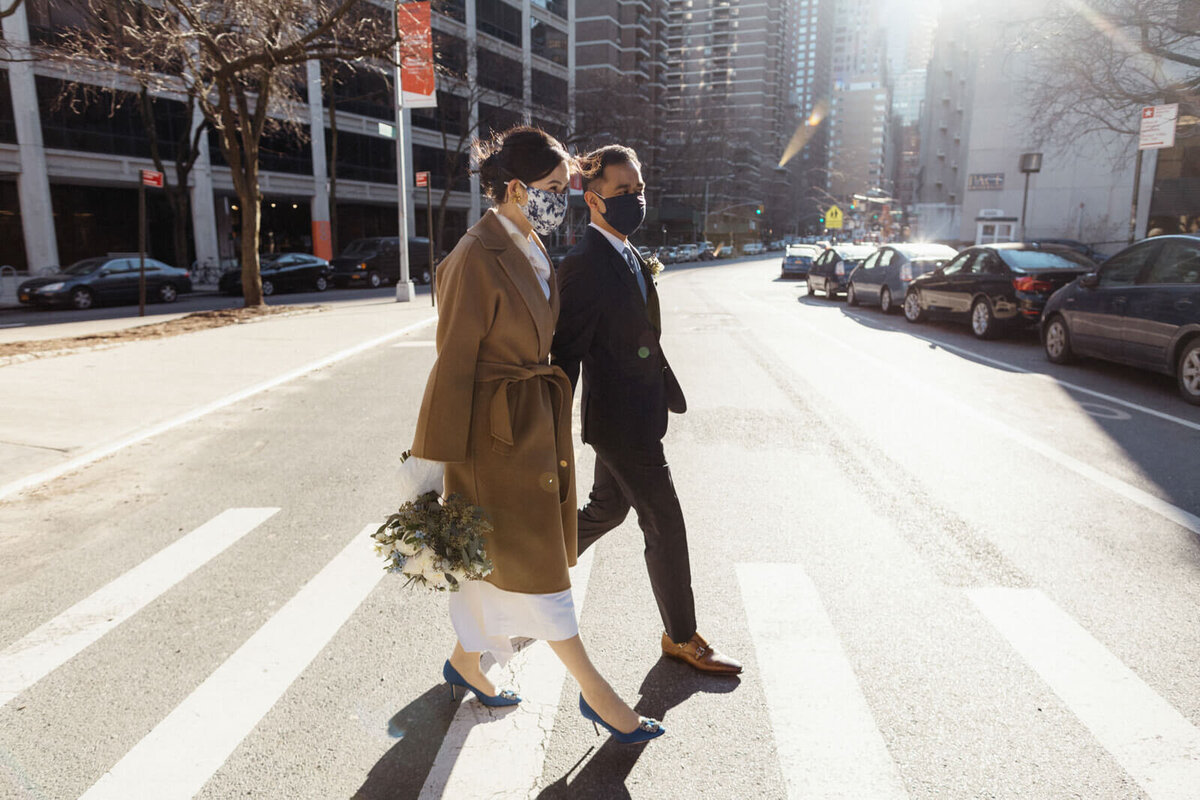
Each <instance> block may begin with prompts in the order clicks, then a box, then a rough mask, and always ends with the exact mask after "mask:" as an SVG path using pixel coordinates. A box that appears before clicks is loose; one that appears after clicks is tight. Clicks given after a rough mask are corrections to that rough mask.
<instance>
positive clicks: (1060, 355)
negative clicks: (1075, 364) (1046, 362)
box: [1042, 314, 1075, 364]
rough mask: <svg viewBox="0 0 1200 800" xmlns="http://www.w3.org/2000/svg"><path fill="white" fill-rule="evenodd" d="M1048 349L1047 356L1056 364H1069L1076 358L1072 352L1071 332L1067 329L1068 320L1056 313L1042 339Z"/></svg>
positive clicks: (1043, 344)
mask: <svg viewBox="0 0 1200 800" xmlns="http://www.w3.org/2000/svg"><path fill="white" fill-rule="evenodd" d="M1042 346H1043V347H1044V348H1045V349H1046V358H1048V359H1050V360H1051V361H1052V362H1054V363H1055V364H1069V363H1071V362H1072V361H1074V360H1075V354H1074V353H1072V352H1071V333H1070V331H1068V330H1067V321H1066V320H1065V319H1063V318H1062V317H1061V316H1059V315H1057V314H1056V315H1055V316H1054V319H1052V320H1050V322H1049V324H1047V325H1046V336H1045V339H1044V340H1043V341H1042Z"/></svg>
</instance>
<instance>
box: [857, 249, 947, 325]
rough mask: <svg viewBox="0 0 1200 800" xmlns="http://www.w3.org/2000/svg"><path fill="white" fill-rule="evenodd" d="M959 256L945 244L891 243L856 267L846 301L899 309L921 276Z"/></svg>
mask: <svg viewBox="0 0 1200 800" xmlns="http://www.w3.org/2000/svg"><path fill="white" fill-rule="evenodd" d="M956 255H958V251H957V250H955V249H954V248H953V247H947V246H946V245H944V244H888V245H884V246H883V247H881V248H879V249H878V250H876V251H875V252H874V253H872V254H871V255H869V256H867V258H866V260H865V261H863V263H862V264H860V265H859V266H857V267H855V268H854V271H853V272H851V273H850V278H849V280H848V281H847V283H846V302H847V303H849V304H850V305H852V306H856V305H858V304H859V303H872V304H874V303H878V304H879V308H880V310H881V311H883V313H885V314H890V313H892V312H893V311H895V310H896V308H897V307H898V304H899V302H901V301H902V300H903V299H904V294H905V292H906V291H907V290H908V284H909V283H910V282H911V281H912V279H913V278H915V277H917V276H918V275H924V274H925V273H926V272H933V271H934V270H935V269H937V268H938V267H941V266H944V265H945V264H946V262H948V261H949V260H950V259H952V258H954V256H956Z"/></svg>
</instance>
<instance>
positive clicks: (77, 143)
mask: <svg viewBox="0 0 1200 800" xmlns="http://www.w3.org/2000/svg"><path fill="white" fill-rule="evenodd" d="M6 75H7V72H6ZM34 80H35V82H36V91H37V97H38V105H39V107H40V111H41V119H42V139H43V142H44V144H45V146H46V147H54V148H59V149H62V150H80V151H83V152H86V153H107V154H110V155H117V156H137V157H140V158H149V157H150V139H149V137H147V135H146V125H145V123H143V122H142V116H141V114H140V113H139V112H138V101H137V98H136V97H135V96H134V95H132V94H129V93H128V92H119V93H117V95H116V97H115V99H114V97H113V95H111V94H107V93H106V94H104V95H102V96H101V97H100V98H98V99H97V100H95V101H93V102H88V103H83V104H80V105H79V107H78V108H72V107H71V104H70V103H63V102H59V98H60V97H62V96H63V93H64V92H65V91H67V87H66V84H64V83H63V82H62V81H59V80H56V79H54V78H48V77H45V76H43V75H38V76H36V77H35V79H34ZM4 88H5V89H6V90H7V89H8V82H7V80H6V81H5V85H4ZM5 94H6V95H7V94H8V92H7V91H5ZM5 100H7V101H8V102H7V105H6V109H11V108H12V101H11V98H10V97H6V98H5ZM110 105H114V106H115V107H111V108H110ZM8 113H9V114H11V111H9V112H8ZM9 119H10V120H11V117H10V118H9ZM7 126H8V127H10V128H15V125H14V124H13V123H12V122H11V121H9V122H8V123H7ZM154 127H155V131H156V132H157V134H158V146H159V153H160V154H161V155H162V158H163V160H164V161H168V162H170V161H174V160H175V155H176V143H177V142H178V141H179V140H180V138H181V137H182V138H183V139H184V140H186V139H187V138H188V137H187V135H186V134H187V132H188V130H190V128H191V120H190V119H188V114H187V107H186V106H184V104H183V103H180V102H177V101H174V100H166V99H163V98H156V99H155V100H154ZM13 133H15V130H13ZM12 138H13V139H15V138H16V137H15V136H13V137H12ZM263 140H264V148H265V146H266V145H265V142H266V136H264V137H263ZM213 144H214V147H215V145H216V143H215V142H214V143H213ZM310 169H311V165H310Z"/></svg>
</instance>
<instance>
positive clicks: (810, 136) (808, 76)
mask: <svg viewBox="0 0 1200 800" xmlns="http://www.w3.org/2000/svg"><path fill="white" fill-rule="evenodd" d="M836 1H837V0H800V1H799V2H798V3H795V4H793V5H794V10H793V12H792V13H793V15H794V16H795V20H796V27H795V33H794V36H793V38H792V44H791V48H792V53H793V57H794V63H793V69H794V72H793V74H794V81H795V84H794V87H793V90H792V91H793V94H794V97H795V105H796V109H797V110H798V111H799V113H800V120H799V121H798V122H797V125H798V126H803V128H804V129H803V130H802V131H801V132H800V133H799V137H798V138H796V139H794V141H795V142H796V143H797V144H802V147H801V149H800V150H799V152H796V153H790V149H791V148H790V147H789V154H790V155H791V161H790V162H789V164H788V167H789V169H790V170H791V171H792V173H793V174H794V175H795V176H796V180H795V181H794V185H795V189H796V192H797V194H798V200H797V203H796V213H797V216H798V219H799V224H800V229H801V230H802V231H808V230H811V229H814V228H815V227H816V226H817V219H818V217H819V216H820V215H821V212H823V211H824V210H825V209H827V208H828V207H829V205H830V202H829V197H828V193H827V191H826V184H827V182H828V169H829V126H828V116H829V108H830V102H831V99H832V93H833V19H834V6H835V4H836Z"/></svg>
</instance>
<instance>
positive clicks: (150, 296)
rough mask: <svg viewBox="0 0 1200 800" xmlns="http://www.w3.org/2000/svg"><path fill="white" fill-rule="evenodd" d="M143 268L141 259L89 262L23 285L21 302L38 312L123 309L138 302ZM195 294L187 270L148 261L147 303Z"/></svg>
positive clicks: (19, 289)
mask: <svg viewBox="0 0 1200 800" xmlns="http://www.w3.org/2000/svg"><path fill="white" fill-rule="evenodd" d="M140 274H141V268H140V264H139V258H138V257H137V256H128V255H118V256H102V257H98V258H85V259H83V260H82V261H76V262H75V263H74V264H72V265H71V266H69V267H67V268H66V269H64V270H62V271H61V272H58V273H56V274H54V275H42V276H39V277H37V278H30V279H29V280H27V281H22V282H21V284H20V285H19V286H18V287H17V300H18V301H19V302H21V303H23V304H25V305H31V306H37V307H38V308H51V307H53V306H71V307H73V308H78V309H85V308H91V307H92V306H94V305H98V304H100V303H108V304H112V305H120V304H123V303H136V302H138V284H139V281H140ZM190 291H192V279H191V276H190V275H189V274H188V271H187V270H185V269H178V268H176V267H172V266H168V265H167V264H164V263H163V262H161V261H159V260H158V259H155V258H147V259H146V299H147V300H149V301H151V302H154V301H157V302H160V303H173V302H175V299H176V298H177V297H178V296H179V295H181V294H187V293H188V292H190Z"/></svg>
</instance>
